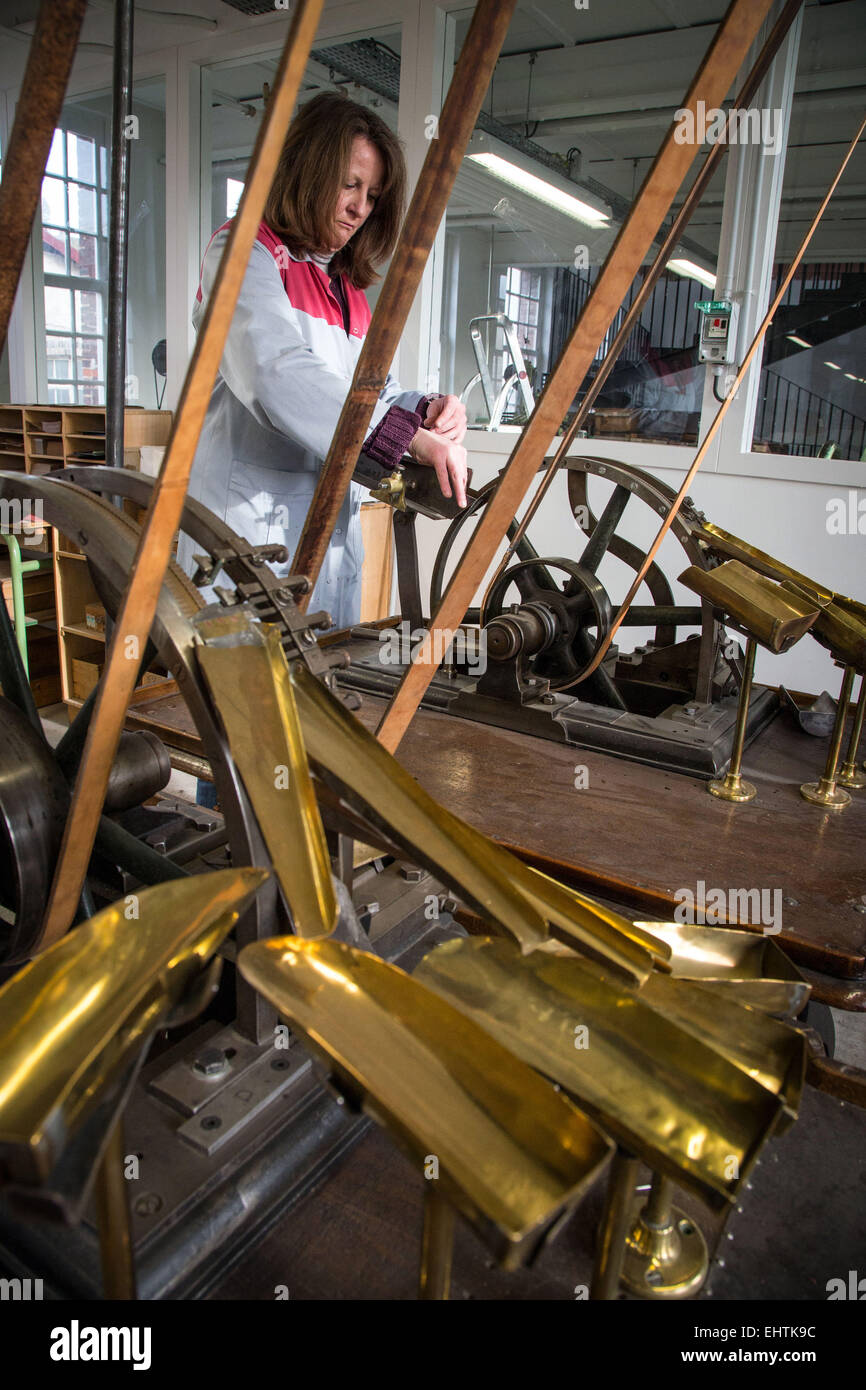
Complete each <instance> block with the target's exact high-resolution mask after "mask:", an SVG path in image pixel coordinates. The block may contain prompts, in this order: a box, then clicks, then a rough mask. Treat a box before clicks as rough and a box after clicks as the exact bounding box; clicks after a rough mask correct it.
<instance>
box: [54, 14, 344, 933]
mask: <svg viewBox="0 0 866 1390" xmlns="http://www.w3.org/2000/svg"><path fill="white" fill-rule="evenodd" d="M321 9H322V0H298V4H297V5H296V7H295V11H294V15H293V18H292V23H291V28H290V29H289V33H288V36H287V38H286V42H285V46H284V48H283V53H282V57H281V59H280V67H279V70H278V73H277V76H276V78H275V80H274V86H273V90H272V92H271V99H270V101H269V102H268V105H267V109H266V111H265V117H264V120H263V121H262V125H261V128H260V130H259V134H258V138H257V140H256V146H255V150H254V152H253V157H252V160H251V161H250V166H249V171H248V175H247V180H246V184H245V187H244V192H243V196H242V198H241V202H240V206H239V208H238V212H237V216H236V217H235V219H234V222H233V224H232V230H231V232H230V233H229V238H228V242H227V243H226V247H225V250H224V251H223V255H222V259H221V261H220V265H219V269H218V271H217V275H216V280H215V282H214V287H213V290H212V292H211V296H210V299H209V301H208V306H207V310H206V312H205V316H204V321H203V323H202V326H201V330H200V332H199V335H198V339H197V341H196V345H195V351H194V352H193V355H192V359H191V361H190V365H189V368H188V370H187V374H186V380H185V382H184V385H183V391H182V392H181V398H180V404H179V406H178V410H177V414H176V415H175V419H174V424H173V426H172V431H171V437H170V439H169V443H168V449H167V452H166V456H165V460H164V462H163V465H162V470H161V472H160V475H159V479H158V481H157V484H156V486H155V488H154V490H153V497H152V500H151V504H150V507H149V508H148V512H147V516H146V518H145V522H144V526H143V528H142V532H141V537H140V539H139V543H138V549H137V551H136V555H135V559H134V560H133V563H132V571H131V575H130V580H129V584H128V585H127V588H126V590H125V591H124V594H123V598H122V601H121V605H120V609H119V612H118V616H117V623H116V626H115V631H114V636H113V639H112V641H111V645H110V646H109V648H108V651H107V654H106V664H105V670H104V673H103V677H102V680H101V681H100V684H99V694H98V695H97V699H96V707H95V710H94V713H93V719H92V720H91V723H90V726H89V728H88V731H87V739H86V741H85V745H84V753H83V755H82V758H81V763H80V765H79V769H78V777H77V779H76V783H75V791H74V794H73V801H72V807H71V810H70V814H69V818H68V820H67V822H66V826H65V829H64V835H63V843H62V845H61V848H60V855H59V857H58V862H57V868H56V870H55V874H54V881H53V883H52V886H51V896H50V899H49V903H48V909H47V912H46V917H45V923H44V927H43V933H42V939H41V942H40V948H39V949H44V947H46V946H50V945H51V944H52V942H54V941H57V940H59V938H60V937H61V936H62V935H63V933H64V932H65V931H66V930H67V928H68V927H69V924H70V922H71V921H72V918H73V915H74V913H75V907H76V904H77V902H78V898H79V895H80V891H81V884H82V882H83V881H84V875H85V872H86V870H87V863H88V860H89V858H90V850H91V846H92V845H93V838H94V835H95V833H96V827H97V824H98V822H99V816H100V813H101V810H102V806H103V802H104V801H105V790H106V787H107V785H108V777H109V774H110V772H111V764H112V761H113V759H114V755H115V752H116V750H117V744H118V741H119V739H120V734H121V731H122V729H123V722H124V719H125V716H126V710H127V707H128V705H129V698H130V696H131V694H132V691H133V687H134V684H135V678H136V673H137V670H138V663H139V659H140V655H141V653H142V652H143V651H144V649H145V647H146V645H147V641H148V637H149V635H150V629H151V626H152V624H153V620H154V616H155V614H156V606H157V603H158V601H159V593H160V588H161V586H162V581H163V577H164V575H165V571H166V567H167V565H168V562H169V558H170V555H171V545H172V540H173V537H174V534H175V532H176V531H177V529H178V526H179V524H180V519H181V513H182V511H183V504H184V500H185V498H186V492H187V487H188V485H189V475H190V470H191V468H192V461H193V456H194V454H195V449H196V445H197V443H198V437H199V434H200V432H201V427H202V423H203V421H204V417H205V412H206V411H207V407H208V402H209V400H210V395H211V391H212V388H213V383H214V379H215V377H216V373H217V369H218V367H219V364H220V359H221V357H222V354H223V348H224V346H225V340H226V335H227V333H228V330H229V325H230V323H231V320H232V315H233V314H234V310H235V305H236V303H237V298H238V294H239V293H240V288H241V284H242V282H243V278H244V275H245V273H246V268H247V263H248V261H249V257H250V251H251V250H252V245H253V242H254V241H255V238H256V234H257V232H258V228H259V223H260V221H261V216H262V212H263V210H264V206H265V199H266V198H267V195H268V191H269V189H270V187H271V184H272V182H273V179H274V175H275V173H276V169H277V163H278V161H279V157H280V154H281V152H282V149H283V144H284V141H285V136H286V131H287V130H288V127H289V122H290V120H291V117H292V111H293V109H294V105H295V101H296V98H297V94H298V90H299V88H300V83H301V79H302V77H303V74H304V69H305V67H306V63H307V59H308V57H309V53H310V48H311V46H312V42H313V38H314V35H315V32H316V26H317V24H318V21H319V15H320V13H321Z"/></svg>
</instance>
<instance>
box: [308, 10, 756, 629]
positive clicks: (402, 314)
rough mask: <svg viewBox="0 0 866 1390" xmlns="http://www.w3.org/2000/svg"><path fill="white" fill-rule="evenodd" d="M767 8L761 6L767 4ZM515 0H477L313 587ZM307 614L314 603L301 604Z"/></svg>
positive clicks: (395, 263)
mask: <svg viewBox="0 0 866 1390" xmlns="http://www.w3.org/2000/svg"><path fill="white" fill-rule="evenodd" d="M761 3H763V0H761ZM515 5H516V0H479V3H478V4H477V5H476V7H475V12H474V14H473V16H472V23H471V24H470V26H469V32H468V33H467V35H466V40H465V42H464V44H463V48H462V50H461V52H460V57H459V59H458V61H457V66H456V68H455V69H454V75H453V77H452V78H451V84H450V86H449V88H448V95H447V96H446V98H445V101H444V103H443V106H442V114H441V115H440V117H439V127H438V135H437V138H436V139H435V140H431V141H430V148H429V150H428V151H427V157H426V159H425V160H424V166H423V168H422V170H421V173H420V175H419V177H418V182H417V184H416V186H415V192H414V194H413V195H412V201H411V203H410V205H409V211H408V212H407V214H406V220H405V221H404V223H403V229H402V232H401V233H400V240H399V242H398V244H397V248H396V250H395V252H394V255H393V257H392V259H391V264H390V266H389V267H388V273H387V275H386V276H385V282H384V284H383V285H382V289H381V292H380V294H379V298H378V300H377V302H376V309H375V312H374V314H373V319H372V322H371V324H370V327H369V330H368V332H367V336H366V338H365V339H364V345H363V347H362V348H361V353H360V356H359V357H358V362H357V366H356V367H355V374H354V376H353V378H352V385H351V388H350V390H349V394H348V395H347V397H346V400H345V403H344V405H343V409H342V410H341V412H340V418H339V420H338V421H337V428H336V430H335V431H334V437H333V439H332V440H331V447H330V449H329V450H328V456H327V458H326V459H325V462H324V464H323V465H322V469H321V472H320V473H319V480H318V483H317V484H316V490H315V492H314V494H313V499H312V501H311V503H310V509H309V511H308V512H307V517H306V520H305V522H304V528H303V531H302V532H301V539H300V541H299V542H298V548H297V551H296V552H295V556H294V559H293V560H292V573H293V574H305V575H308V576H309V578H310V580H311V581H312V583H313V584H315V582H316V580H317V578H318V576H319V571H320V570H321V568H322V562H323V561H324V558H325V553H326V551H327V549H328V545H329V543H330V540H331V535H332V533H333V530H334V526H335V525H336V522H337V517H338V516H339V514H340V509H341V507H342V505H343V499H344V498H345V496H346V493H347V491H348V488H349V483H350V482H351V480H352V473H353V472H354V468H355V464H356V463H357V461H358V455H359V453H360V452H361V446H362V445H363V443H364V436H365V434H366V432H367V426H368V425H369V423H370V416H371V415H372V413H373V407H374V406H375V404H376V402H377V401H378V399H379V392H380V391H381V390H382V388H383V386H384V385H385V379H386V377H387V374H388V368H389V367H390V365H391V362H392V359H393V357H394V353H395V352H396V350H397V344H398V343H399V341H400V335H401V334H402V332H403V329H404V327H405V324H406V319H407V317H408V315H409V310H410V308H411V307H412V301H413V299H414V298H415V293H416V291H417V289H418V285H419V284H420V281H421V276H422V275H423V273H424V267H425V265H426V263H427V257H428V255H429V254H430V248H431V246H432V245H433V239H434V237H435V235H436V232H437V230H438V227H439V223H440V222H441V220H442V216H443V214H444V212H445V208H446V206H447V203H448V199H449V197H450V196H451V190H452V188H453V187H454V180H455V179H456V177H457V171H458V169H459V168H460V162H461V160H462V158H463V152H464V150H465V149H466V146H467V144H468V142H469V137H470V135H471V134H472V131H473V129H474V126H475V122H476V120H477V117H478V113H479V111H480V110H481V102H482V101H483V99H484V93H485V92H486V90H487V87H488V84H489V82H490V77H491V74H492V72H493V69H494V67H495V65H496V60H497V58H498V56H499V50H500V48H501V47H502V43H503V40H504V39H505V34H506V32H507V29H508V25H509V22H510V20H511V16H512V14H513V12H514V9H515ZM297 602H298V605H299V607H300V608H301V611H302V612H306V610H307V605H308V603H309V595H306V596H302V597H300V598H299V599H298V600H297Z"/></svg>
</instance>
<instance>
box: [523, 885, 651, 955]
mask: <svg viewBox="0 0 866 1390" xmlns="http://www.w3.org/2000/svg"><path fill="white" fill-rule="evenodd" d="M527 867H528V868H529V872H530V874H531V875H532V877H531V878H530V879H529V880H528V883H527V892H528V894H529V896H530V897H531V898H532V899H533V901H534V902H535V904H536V906H537V907H538V910H539V911H540V912H541V914H542V916H546V917H547V918H548V920H550V919H551V918H556V919H564V920H565V922H566V923H567V922H568V921H570V920H571V919H572V918H574V917H576V918H577V920H578V921H581V922H584V923H585V924H586V925H587V926H588V927H589V928H590V929H591V928H592V925H593V923H594V922H595V921H598V920H601V921H602V922H607V924H608V926H611V927H613V929H614V931H618V932H622V934H623V936H626V937H628V939H629V941H633V942H634V943H635V944H636V945H638V946H640V947H641V948H642V949H643V950H645V951H649V952H650V954H651V955H652V956H653V964H654V965H655V967H656V969H657V970H667V969H668V968H669V967H668V962H669V960H670V958H671V947H670V946H669V945H668V943H667V941H665V939H664V938H663V937H661V936H659V935H657V934H656V933H655V932H652V931H649V930H648V929H647V928H646V927H644V925H643V924H642V923H641V922H635V921H633V920H632V918H631V917H625V916H624V915H623V914H622V913H621V912H616V911H615V910H614V909H613V908H612V907H605V905H604V904H603V903H600V902H596V901H595V900H594V899H593V898H588V897H587V896H586V894H585V893H579V892H578V891H577V889H576V888H570V887H568V885H567V884H564V883H558V882H557V880H556V879H555V878H551V876H550V874H545V873H542V871H541V869H534V868H532V866H531V865H529V866H527Z"/></svg>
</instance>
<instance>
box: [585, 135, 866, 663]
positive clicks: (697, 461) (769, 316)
mask: <svg viewBox="0 0 866 1390" xmlns="http://www.w3.org/2000/svg"><path fill="white" fill-rule="evenodd" d="M864 130H866V116H864V118H863V120H862V121H861V122H860V126H859V129H858V131H857V134H856V135H855V136H854V139H853V140H852V141H851V144H850V145H849V146H848V149H847V151H846V153H845V158H844V159H843V160H842V163H841V164H840V165H839V168H838V170H837V172H836V176H835V178H834V179H833V182H832V183H831V184H830V187H829V188H828V190H827V192H826V194H825V196H824V200H823V202H822V203H821V206H820V207H819V209H818V211H817V212H816V213H815V216H814V218H813V219H812V224H811V226H810V227H809V230H808V232H807V233H806V235H805V237H804V238H803V241H802V244H801V246H800V249H799V251H798V252H797V254H796V256H795V257H794V259H793V261H792V262H791V265H790V267H789V269H788V272H787V274H786V275H785V276H784V278H783V280H782V283H781V285H780V287H779V290H778V292H777V294H776V297H775V298H774V300H773V302H772V304H771V305H770V307H769V309H768V310H767V312H766V314H765V315H764V319H763V322H762V323H761V326H760V328H759V329H758V331H757V333H756V334H755V336H754V338H753V339H752V342H751V345H750V346H749V349H748V351H747V352H746V355H745V357H744V358H743V361H742V363H741V365H740V368H739V371H738V372H737V374H736V376H735V377H734V380H733V384H732V386H731V389H730V391H729V392H728V394H727V396H726V397H725V399H724V401H723V402H722V404H721V405H720V406H719V408H718V410H717V411H716V414H715V416H714V418H713V422H712V424H711V425H710V428H709V429H708V430H707V433H706V435H705V437H704V439H703V442H702V443H701V446H700V448H699V449H698V452H697V453H696V454H695V457H694V460H693V461H692V465H691V467H690V468H689V471H688V473H687V474H686V476H685V478H684V479H683V481H682V485H681V486H680V490H679V492H678V493H677V495H676V497H675V498H674V500H673V502H672V503H671V509H670V511H669V512H668V514H667V516H666V517H665V519H664V521H663V522H662V524H661V526H660V527H659V531H658V535H657V536H656V538H655V540H654V541H653V543H652V545H651V546H650V548H649V550H648V551H647V554H646V557H645V558H644V562H643V564H642V565H641V567H640V569H639V570H638V572H637V574H636V575H635V578H634V580H633V582H632V585H631V588H630V589H629V591H628V593H627V594H626V596H625V598H624V599H623V602H622V606H621V607H620V610H619V612H618V613H617V615H616V617H615V618H614V620H613V622H612V623H611V626H610V630H609V631H608V633H607V635H606V637H605V639H604V642H603V643H602V644H601V646H600V648H599V650H598V651H597V652H596V654H595V656H594V657H593V659H592V661H591V663H590V664H589V666H587V667H586V668H585V670H584V671H582V672H581V674H580V676H579V677H578V678H577V680H576V681H574V680H573V681H569V683H568V684H569V686H572V685H576V684H577V683H578V681H581V680H585V679H586V677H587V676H590V675H592V672H593V671H594V670H595V669H596V667H597V666H598V664H599V662H601V661H602V660H603V658H604V655H605V653H606V652H607V649H608V647H609V646H610V644H611V642H612V641H613V639H614V637H615V636H616V634H617V632H618V631H619V628H620V626H621V624H622V620H623V618H624V617H625V614H626V612H627V611H628V608H629V606H630V604H631V601H632V599H633V598H634V596H635V594H636V593H637V591H638V589H639V588H640V586H641V584H642V583H643V581H644V577H645V575H646V572H647V570H648V569H649V567H650V565H651V564H652V562H653V560H654V559H655V557H656V555H657V554H658V550H659V547H660V545H661V543H662V541H663V540H664V538H665V536H666V535H667V533H668V531H669V530H670V528H671V526H672V525H673V523H674V521H675V520H676V518H677V515H678V513H679V510H680V507H681V506H682V503H683V501H684V499H685V497H686V496H687V494H688V491H689V488H690V487H691V485H692V483H693V481H694V478H695V474H696V473H697V471H698V469H699V468H700V466H701V464H702V463H703V461H704V458H705V457H706V454H707V451H708V449H709V447H710V445H711V444H712V442H713V440H714V439H715V437H716V435H717V434H718V432H719V429H720V428H721V424H722V421H723V420H724V418H725V416H726V415H727V413H728V410H729V409H730V407H731V404H732V402H733V400H734V397H735V396H736V394H737V391H738V390H739V388H740V386H741V385H742V383H743V380H744V379H745V376H746V373H747V371H748V370H749V367H750V365H751V363H752V359H753V358H754V356H755V353H756V352H757V351H758V348H759V347H760V346H761V343H762V341H763V338H764V334H765V333H766V331H767V329H768V328H769V326H770V324H771V323H772V322H773V319H774V318H775V316H776V311H777V309H778V307H779V305H780V304H781V302H782V300H783V299H784V297H785V293H786V291H787V289H788V286H789V284H790V283H791V280H792V279H793V277H794V271H795V270H796V269H797V266H798V265H799V264H800V261H801V260H802V259H803V256H804V255H805V254H806V250H807V248H808V246H809V242H810V241H811V240H812V237H813V236H814V235H815V232H816V230H817V227H818V224H819V223H820V221H821V218H822V217H823V216H824V213H825V212H826V210H827V206H828V204H829V202H830V199H831V198H832V197H833V194H834V193H835V191H836V187H837V185H838V183H839V180H840V179H841V177H842V175H843V174H844V172H845V169H846V167H847V164H848V161H849V160H850V158H851V156H852V155H853V153H854V151H855V149H856V148H857V145H858V143H859V141H860V137H861V136H862V134H863V131H864ZM560 689H563V690H565V689H568V686H561V687H560Z"/></svg>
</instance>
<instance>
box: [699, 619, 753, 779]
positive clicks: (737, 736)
mask: <svg viewBox="0 0 866 1390" xmlns="http://www.w3.org/2000/svg"><path fill="white" fill-rule="evenodd" d="M756 651H757V648H756V646H755V639H754V637H751V636H750V637H749V639H748V641H747V642H746V660H745V662H744V665H743V680H742V684H741V685H740V696H739V700H738V702H737V723H736V726H735V728H734V739H733V743H732V745H731V762H730V766H729V767H728V770H727V772H726V773H725V775H724V777H713V778H712V780H711V781H709V782H708V783H707V791H708V792H709V793H710V795H711V796H716V797H719V798H720V800H722V801H753V800H754V799H755V797H756V796H757V794H758V789H757V787H756V786H755V785H754V784H753V783H752V782H748V781H747V780H746V778H745V777H743V776H742V774H741V773H740V768H741V767H742V764H743V744H744V743H745V741H746V720H747V719H748V717H749V700H750V699H751V697H752V681H753V680H754V676H755V654H756Z"/></svg>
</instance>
